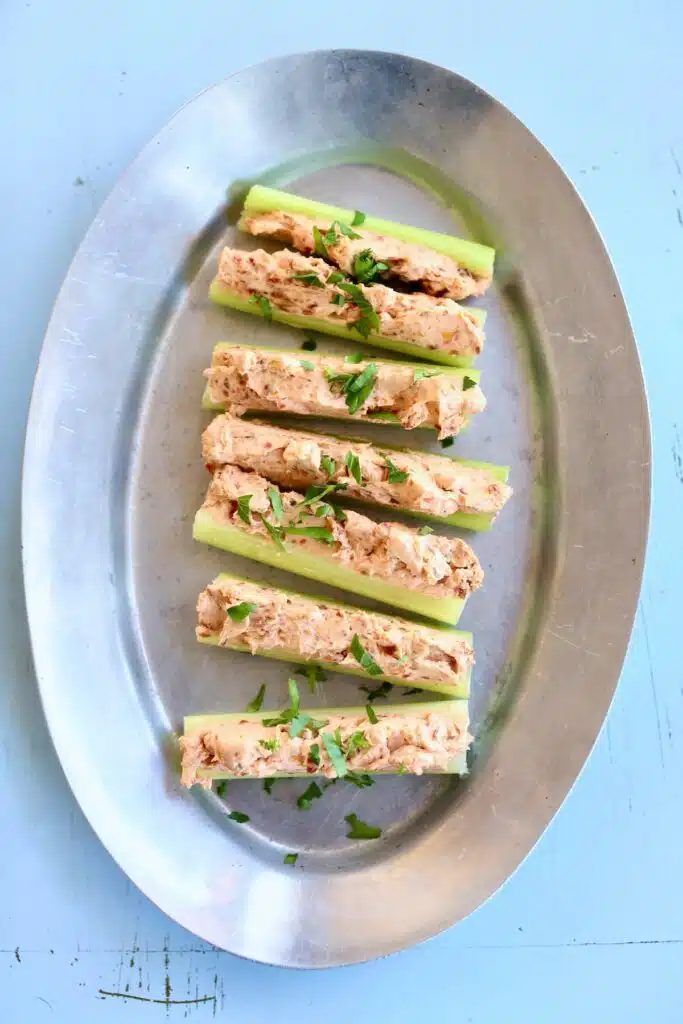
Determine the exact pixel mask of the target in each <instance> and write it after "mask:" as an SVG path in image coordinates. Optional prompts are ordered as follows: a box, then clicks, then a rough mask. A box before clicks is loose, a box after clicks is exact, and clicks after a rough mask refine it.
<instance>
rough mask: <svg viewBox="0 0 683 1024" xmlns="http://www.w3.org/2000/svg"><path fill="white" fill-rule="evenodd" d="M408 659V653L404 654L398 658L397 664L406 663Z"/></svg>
mask: <svg viewBox="0 0 683 1024" xmlns="http://www.w3.org/2000/svg"><path fill="white" fill-rule="evenodd" d="M407 661H408V655H407V654H402V655H401V657H400V658H397V659H396V664H397V665H405V663H406V662H407Z"/></svg>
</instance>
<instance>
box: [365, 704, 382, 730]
mask: <svg viewBox="0 0 683 1024" xmlns="http://www.w3.org/2000/svg"><path fill="white" fill-rule="evenodd" d="M365 713H366V715H367V716H368V720H369V722H370V725H377V723H378V722H379V718H378V717H377V712H376V711H375V709H374V708H373V706H372V704H366V705H365Z"/></svg>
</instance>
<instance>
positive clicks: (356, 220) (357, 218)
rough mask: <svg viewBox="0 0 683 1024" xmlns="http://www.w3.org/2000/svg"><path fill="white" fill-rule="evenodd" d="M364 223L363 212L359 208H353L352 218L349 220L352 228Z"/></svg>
mask: <svg viewBox="0 0 683 1024" xmlns="http://www.w3.org/2000/svg"><path fill="white" fill-rule="evenodd" d="M364 223H365V214H364V213H361V212H360V210H355V211H354V214H353V220H352V221H351V227H352V228H359V227H360V226H361V224H364Z"/></svg>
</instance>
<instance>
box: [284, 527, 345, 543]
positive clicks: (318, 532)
mask: <svg viewBox="0 0 683 1024" xmlns="http://www.w3.org/2000/svg"><path fill="white" fill-rule="evenodd" d="M285 533H286V534H291V535H292V536H294V537H310V539H311V540H320V541H323V542H324V543H325V544H334V534H333V533H332V530H330V528H329V527H328V526H285Z"/></svg>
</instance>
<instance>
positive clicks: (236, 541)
mask: <svg viewBox="0 0 683 1024" xmlns="http://www.w3.org/2000/svg"><path fill="white" fill-rule="evenodd" d="M192 536H193V537H194V539H195V540H197V541H200V542H201V543H203V544H210V545H212V546H213V547H216V548H221V549H222V550H224V551H231V552H232V553H233V554H235V555H242V556H243V557H244V558H253V559H254V560H255V561H257V562H265V563H266V565H274V566H275V567H276V568H278V569H284V570H286V571H288V572H293V573H297V574H298V575H299V576H305V577H306V578H307V579H310V580H317V581H318V582H319V583H326V584H328V585H329V586H331V587H339V588H340V589H341V590H349V591H351V593H354V594H362V595H363V596H364V597H370V598H372V599H373V600H375V601H382V602H384V604H390V605H394V607H396V608H403V609H405V610H406V611H410V612H415V613H416V614H417V615H424V616H425V618H428V619H436V620H437V621H438V622H445V623H447V624H448V625H451V626H454V625H455V624H456V623H457V621H458V619H459V618H460V615H461V613H462V610H463V608H464V606H465V601H464V600H462V599H461V598H456V597H430V596H427V595H425V594H420V593H419V592H418V591H414V590H409V589H407V588H406V587H404V586H397V585H395V584H392V583H389V582H387V581H386V580H383V579H379V578H377V577H375V576H365V575H364V574H363V573H361V572H358V571H356V570H355V569H349V568H348V567H347V566H344V565H339V564H335V561H334V558H333V557H325V556H324V555H315V554H312V553H311V552H309V551H301V550H300V549H299V548H298V547H296V546H295V545H293V544H291V543H290V542H289V541H288V540H287V538H286V537H285V538H284V539H283V541H282V543H283V549H280V548H278V547H277V545H275V544H274V543H273V541H272V540H271V539H270V538H269V537H263V536H261V535H260V534H250V533H247V532H246V530H242V529H240V528H239V527H237V526H233V525H231V524H230V523H225V522H219V521H217V520H216V519H215V518H214V517H213V516H212V514H211V510H210V509H209V508H200V509H199V511H198V512H197V515H196V516H195V520H194V527H193V531H192Z"/></svg>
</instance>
